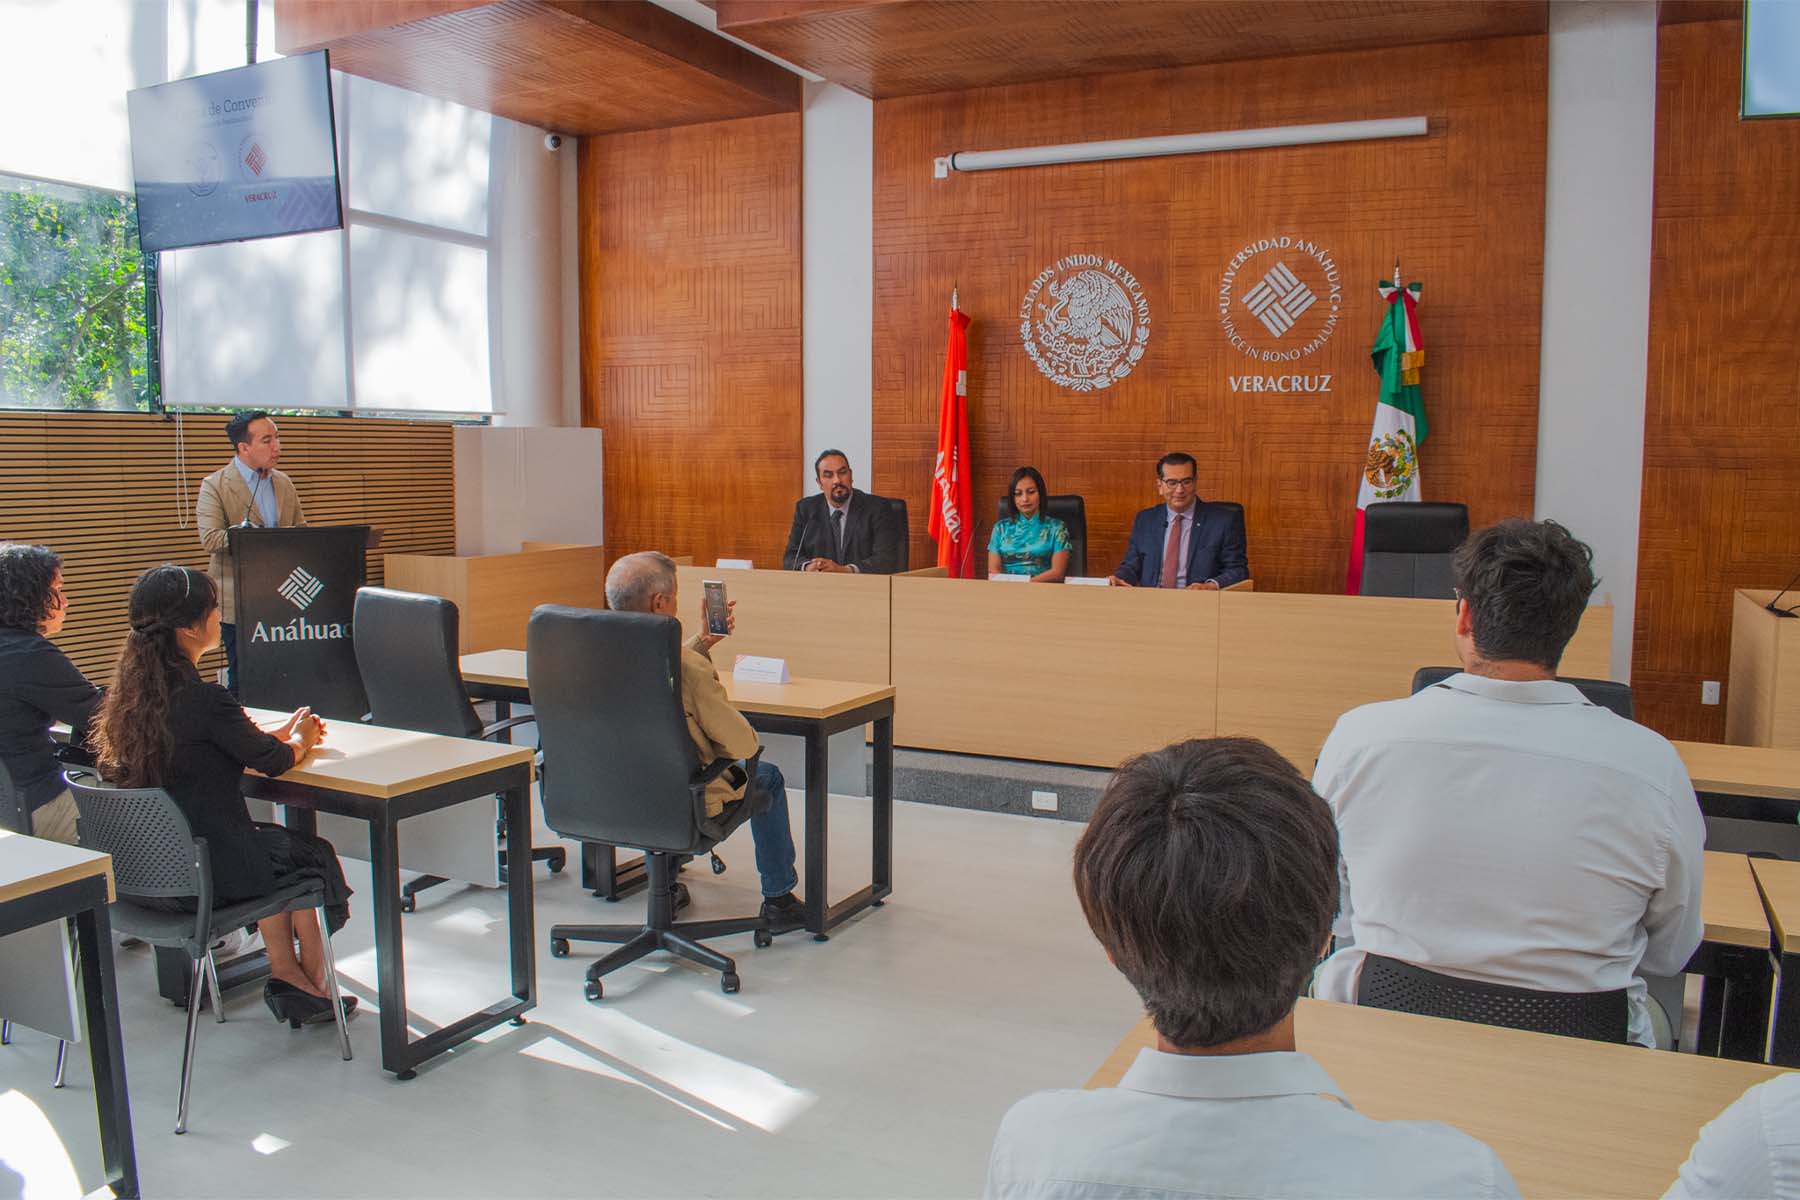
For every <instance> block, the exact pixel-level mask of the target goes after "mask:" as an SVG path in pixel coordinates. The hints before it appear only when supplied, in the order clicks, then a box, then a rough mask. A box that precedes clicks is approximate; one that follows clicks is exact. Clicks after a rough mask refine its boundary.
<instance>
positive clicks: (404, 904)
mask: <svg viewBox="0 0 1800 1200" xmlns="http://www.w3.org/2000/svg"><path fill="white" fill-rule="evenodd" d="M458 620H459V618H458V615H457V611H456V605H454V604H452V603H451V602H450V601H448V600H446V599H444V598H443V597H442V596H424V595H419V594H418V593H415V592H400V591H395V590H394V589H392V588H378V587H365V588H359V589H357V593H356V608H355V612H354V615H353V616H352V618H351V621H352V629H353V634H354V636H355V638H356V666H357V669H358V670H359V671H361V672H362V677H363V688H364V690H365V691H366V692H367V693H368V697H369V715H370V719H371V720H372V721H373V722H374V723H375V724H377V725H385V726H387V727H388V728H390V729H413V730H417V731H418V732H420V733H437V734H442V735H444V736H446V737H460V738H477V739H481V740H487V739H491V738H496V737H498V736H499V735H500V734H502V733H504V732H506V731H507V730H509V729H512V728H515V727H516V726H519V725H524V724H527V723H529V722H531V721H534V720H536V718H535V717H532V716H523V717H512V718H509V719H507V720H505V721H496V722H494V723H493V724H492V725H483V724H482V723H481V717H480V716H479V715H478V714H477V713H476V712H475V706H474V705H473V704H471V703H469V691H468V688H467V686H466V685H464V683H463V677H462V667H461V666H460V665H459V652H458V643H459V638H458ZM496 807H497V802H496ZM496 823H497V826H498V829H499V833H500V837H501V838H502V840H504V839H505V837H506V822H505V819H504V816H501V817H497V818H496ZM531 859H532V861H533V862H547V863H549V864H550V871H551V873H552V874H555V873H557V872H559V871H561V870H562V869H563V865H564V864H565V863H566V862H567V861H568V852H567V851H566V850H564V849H563V848H562V847H561V846H539V847H536V848H534V849H533V850H532V852H531ZM506 868H507V862H506V851H505V850H504V849H503V850H501V851H500V878H501V880H502V881H503V882H504V881H505V879H506ZM443 882H444V878H443V876H441V875H421V876H419V877H418V878H417V879H414V880H413V881H412V882H410V883H408V884H407V885H406V886H405V887H403V888H401V889H400V911H402V912H412V911H413V910H414V909H415V908H416V907H417V906H418V895H419V893H420V892H422V891H424V890H425V889H426V888H432V887H436V886H437V885H438V884H440V883H443Z"/></svg>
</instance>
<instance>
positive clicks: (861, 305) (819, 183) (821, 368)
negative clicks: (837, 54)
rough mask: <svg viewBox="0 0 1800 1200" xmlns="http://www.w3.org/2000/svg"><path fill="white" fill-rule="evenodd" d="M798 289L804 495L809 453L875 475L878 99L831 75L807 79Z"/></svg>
mask: <svg viewBox="0 0 1800 1200" xmlns="http://www.w3.org/2000/svg"><path fill="white" fill-rule="evenodd" d="M800 190H801V196H802V201H801V217H800V219H801V229H802V231H803V233H802V249H801V288H802V295H803V297H804V303H803V320H804V322H805V324H804V328H805V330H806V336H805V338H804V339H803V350H802V370H803V375H804V380H805V397H806V400H805V421H804V428H805V447H804V454H803V459H804V461H803V462H802V463H801V464H800V465H799V471H800V474H801V476H802V478H803V479H804V481H805V494H807V495H810V494H811V493H813V492H815V491H817V490H818V485H817V484H816V483H815V482H814V480H813V474H812V461H813V458H814V457H815V456H816V455H817V454H818V453H819V451H820V450H823V449H825V448H826V447H828V446H831V447H836V448H837V449H840V450H842V451H843V452H844V453H845V454H847V455H849V456H850V466H851V469H852V470H853V471H855V473H856V479H857V482H858V483H859V484H860V485H862V487H863V488H864V489H865V490H867V489H868V488H869V487H870V486H872V485H873V484H874V482H875V467H874V462H873V461H872V459H871V457H870V453H871V444H872V442H873V440H874V437H873V432H872V426H873V418H872V416H871V409H870V396H871V394H872V392H873V390H874V379H873V374H872V367H873V360H874V337H875V328H874V319H875V275H874V271H875V105H874V103H873V102H872V101H870V100H868V99H867V98H865V97H863V96H859V95H857V94H856V93H855V92H852V91H848V90H846V89H844V88H841V87H838V86H837V85H836V84H830V83H808V84H807V85H806V108H805V111H804V112H803V113H802V115H801V181H800Z"/></svg>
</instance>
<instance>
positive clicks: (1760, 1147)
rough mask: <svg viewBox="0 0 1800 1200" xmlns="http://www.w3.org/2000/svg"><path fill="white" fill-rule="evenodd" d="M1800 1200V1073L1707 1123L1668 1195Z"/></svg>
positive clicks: (1689, 1199) (1754, 1091) (1676, 1198)
mask: <svg viewBox="0 0 1800 1200" xmlns="http://www.w3.org/2000/svg"><path fill="white" fill-rule="evenodd" d="M1746 1197H1757V1198H1758V1200H1800V1072H1793V1073H1790V1074H1787V1075H1778V1076H1776V1077H1775V1078H1774V1079H1771V1080H1769V1081H1768V1082H1767V1083H1759V1084H1757V1085H1756V1086H1755V1087H1753V1088H1751V1089H1750V1090H1749V1091H1747V1092H1745V1093H1744V1094H1743V1095H1742V1096H1739V1097H1738V1098H1737V1100H1736V1101H1734V1102H1733V1103H1732V1105H1731V1107H1729V1108H1727V1109H1726V1110H1725V1111H1724V1112H1722V1113H1720V1114H1719V1115H1718V1116H1716V1117H1714V1118H1713V1119H1712V1120H1711V1121H1708V1122H1707V1123H1706V1126H1705V1128H1703V1129H1701V1130H1700V1139H1699V1140H1698V1141H1696V1142H1695V1143H1694V1149H1693V1150H1692V1152H1690V1153H1689V1154H1688V1159H1687V1161H1686V1162H1684V1163H1682V1164H1681V1174H1680V1175H1679V1176H1678V1177H1677V1178H1676V1180H1675V1183H1674V1186H1672V1187H1670V1188H1669V1190H1668V1192H1667V1193H1666V1194H1665V1195H1664V1196H1663V1200H1744V1198H1746Z"/></svg>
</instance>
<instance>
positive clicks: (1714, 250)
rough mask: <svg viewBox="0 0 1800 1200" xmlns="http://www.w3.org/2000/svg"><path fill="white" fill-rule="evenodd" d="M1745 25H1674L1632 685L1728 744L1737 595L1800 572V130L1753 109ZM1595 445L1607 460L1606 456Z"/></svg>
mask: <svg viewBox="0 0 1800 1200" xmlns="http://www.w3.org/2000/svg"><path fill="white" fill-rule="evenodd" d="M1741 37H1742V27H1741V24H1740V22H1738V21H1713V22H1703V23H1693V24H1687V23H1681V24H1670V25H1664V26H1663V27H1662V28H1661V29H1660V30H1659V34H1658V50H1657V59H1658V62H1657V76H1656V87H1657V98H1656V192H1655V210H1654V211H1655V221H1654V225H1653V232H1652V239H1651V266H1650V348H1649V378H1648V390H1647V395H1646V402H1645V426H1644V487H1643V500H1642V506H1641V517H1640V523H1639V530H1640V533H1639V539H1638V582H1637V618H1636V626H1635V630H1634V633H1633V639H1632V670H1631V682H1632V688H1633V690H1634V691H1635V693H1636V695H1637V705H1638V713H1639V719H1640V720H1642V721H1644V722H1645V723H1646V724H1648V725H1650V726H1652V727H1653V728H1655V729H1657V730H1658V731H1660V732H1662V733H1664V734H1666V735H1667V736H1669V737H1671V738H1680V739H1688V740H1696V741H1718V740H1720V739H1721V738H1722V737H1723V736H1724V733H1725V715H1726V709H1725V706H1724V705H1719V706H1706V705H1702V704H1701V703H1700V685H1701V683H1702V682H1704V681H1706V680H1721V681H1723V680H1725V679H1727V678H1728V672H1729V668H1730V657H1731V645H1730V639H1731V604H1732V594H1733V592H1734V591H1736V590H1737V589H1739V588H1760V589H1768V590H1771V591H1772V590H1774V589H1777V588H1779V587H1780V586H1781V585H1782V584H1783V583H1785V582H1786V581H1787V580H1788V578H1789V577H1790V576H1792V575H1793V574H1794V572H1795V570H1796V569H1800V519H1797V518H1800V504H1797V503H1796V499H1795V497H1796V496H1800V372H1797V371H1796V369H1795V365H1794V364H1795V359H1794V347H1795V346H1796V345H1800V284H1796V278H1797V275H1800V173H1797V172H1796V171H1795V169H1794V164H1795V163H1796V162H1800V122H1796V121H1791V120H1764V121H1741V120H1739V119H1738V115H1737V112H1738V103H1739V93H1738V89H1739V78H1740V73H1741V62H1740V59H1741V54H1742V46H1741ZM1596 452H1603V451H1602V450H1601V449H1600V448H1596Z"/></svg>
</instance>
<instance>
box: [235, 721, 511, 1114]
mask: <svg viewBox="0 0 1800 1200" xmlns="http://www.w3.org/2000/svg"><path fill="white" fill-rule="evenodd" d="M247 711H248V712H249V713H250V716H251V718H252V719H253V720H255V721H257V722H258V723H259V724H266V723H268V722H270V721H280V720H282V719H283V718H285V717H286V716H287V714H286V713H277V712H270V711H268V710H265V709H254V708H253V709H249V710H247ZM531 759H532V752H531V750H530V748H529V747H525V746H506V745H496V744H494V743H492V742H478V741H474V740H471V739H467V738H452V737H440V736H438V735H437V734H431V733H414V732H412V731H410V730H403V729H385V728H382V727H380V726H375V725H359V724H356V723H354V722H351V721H334V722H332V725H331V732H330V735H329V736H328V737H327V739H326V741H325V744H324V745H323V746H321V747H320V748H319V750H318V751H316V752H315V753H314V755H313V756H312V757H311V758H309V759H308V760H307V761H306V762H305V763H304V764H303V765H301V766H299V767H296V768H295V769H293V770H291V771H289V772H287V773H286V774H285V775H282V776H281V777H280V778H278V779H268V778H265V777H263V776H260V775H255V774H246V775H245V776H244V794H245V795H247V796H253V797H255V798H257V799H260V800H268V801H271V802H273V803H275V804H280V805H283V806H285V808H286V811H287V823H288V825H289V826H290V827H292V828H295V829H300V830H302V831H304V832H307V833H312V832H314V828H315V826H316V824H317V821H316V820H315V814H317V813H320V812H331V813H339V814H341V815H343V816H346V817H354V818H356V819H358V820H361V821H366V822H368V826H369V871H370V884H371V888H370V890H371V891H373V892H374V899H373V902H372V903H373V906H374V922H375V964H376V974H377V976H378V991H379V994H380V1005H381V1013H380V1021H381V1066H382V1069H383V1070H387V1071H392V1072H394V1074H395V1075H396V1076H397V1077H398V1078H400V1079H411V1078H413V1077H414V1075H415V1074H416V1073H417V1068H418V1066H419V1065H420V1064H421V1063H423V1062H425V1061H426V1060H427V1059H430V1058H432V1057H434V1056H436V1055H439V1054H442V1053H443V1052H444V1051H446V1050H448V1049H450V1048H451V1047H452V1046H456V1045H459V1044H461V1043H463V1042H466V1041H468V1040H469V1039H470V1038H472V1037H474V1036H475V1035H477V1034H479V1033H483V1032H485V1031H487V1030H489V1029H492V1028H494V1026H496V1025H499V1024H500V1023H501V1022H503V1021H511V1022H512V1023H513V1024H515V1025H522V1024H524V1018H523V1014H524V1013H526V1012H528V1011H530V1010H531V1009H532V1008H534V1007H536V1005H537V960H536V945H535V943H536V937H535V935H534V932H533V921H534V918H533V913H532V890H531V872H530V871H528V870H513V871H509V872H508V873H507V885H506V889H507V931H508V934H509V942H510V949H511V956H512V994H511V996H510V997H508V998H507V999H506V1000H502V1001H500V1002H498V1003H495V1004H490V1005H488V1006H487V1007H486V1008H484V1009H481V1010H480V1011H478V1012H475V1013H472V1014H470V1015H469V1016H467V1017H464V1018H462V1019H461V1020H459V1021H453V1022H451V1023H450V1024H448V1025H445V1026H443V1027H442V1028H440V1029H438V1030H436V1031H434V1032H432V1033H429V1034H427V1035H426V1036H424V1037H422V1038H417V1039H413V1038H410V1037H409V1036H408V1033H407V1012H406V961H405V955H404V949H403V940H402V933H401V928H400V843H399V824H400V822H401V821H402V820H404V819H405V818H407V817H411V816H417V815H419V814H421V813H428V812H434V811H436V810H438V809H441V808H448V807H450V806H451V805H453V804H461V803H463V802H464V801H467V800H476V801H485V800H487V798H488V797H490V796H492V795H494V794H495V793H499V795H500V803H501V806H502V808H503V809H504V811H505V814H506V828H507V843H508V845H507V849H508V850H509V851H511V853H512V854H513V855H515V856H516V860H515V861H517V862H520V863H525V862H529V861H530V858H531V809H530V799H531Z"/></svg>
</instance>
